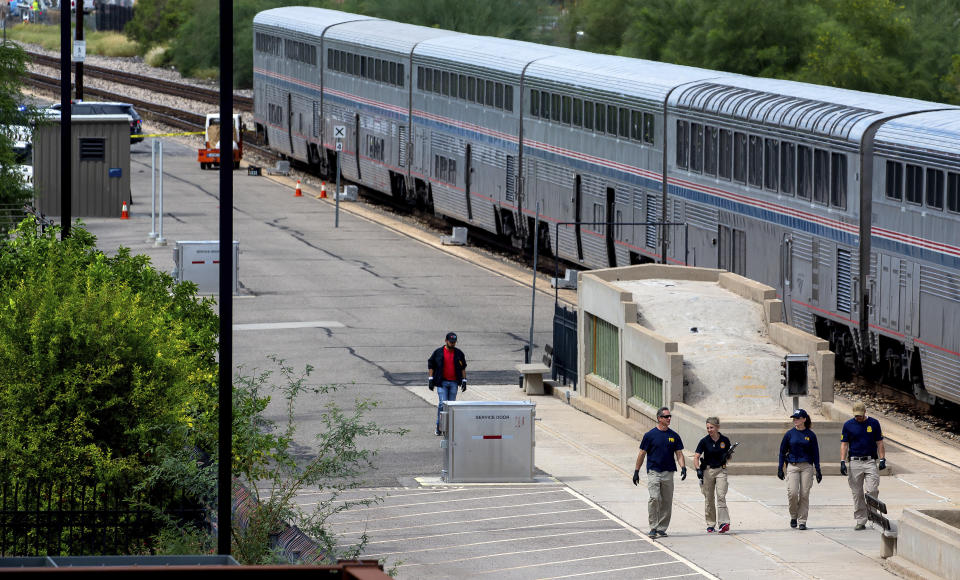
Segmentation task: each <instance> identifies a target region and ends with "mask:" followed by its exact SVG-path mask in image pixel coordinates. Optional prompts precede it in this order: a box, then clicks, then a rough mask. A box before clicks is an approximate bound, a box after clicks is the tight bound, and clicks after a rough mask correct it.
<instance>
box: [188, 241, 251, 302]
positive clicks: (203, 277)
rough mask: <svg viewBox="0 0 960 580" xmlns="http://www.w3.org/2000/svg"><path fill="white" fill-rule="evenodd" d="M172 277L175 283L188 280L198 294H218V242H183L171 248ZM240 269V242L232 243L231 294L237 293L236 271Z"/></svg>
mask: <svg viewBox="0 0 960 580" xmlns="http://www.w3.org/2000/svg"><path fill="white" fill-rule="evenodd" d="M173 263H174V269H173V277H174V279H176V281H177V282H183V281H184V280H189V281H190V282H193V283H194V284H196V285H197V293H198V294H219V293H220V241H219V240H204V241H198V242H197V241H183V242H177V245H176V246H174V248H173ZM239 267H240V242H238V241H236V240H234V242H233V293H234V294H236V293H237V270H238V269H239Z"/></svg>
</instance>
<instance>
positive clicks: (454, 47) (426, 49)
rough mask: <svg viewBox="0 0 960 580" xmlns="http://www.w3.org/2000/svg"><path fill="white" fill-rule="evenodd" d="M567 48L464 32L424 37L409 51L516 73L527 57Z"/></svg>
mask: <svg viewBox="0 0 960 580" xmlns="http://www.w3.org/2000/svg"><path fill="white" fill-rule="evenodd" d="M571 52H575V51H572V50H570V49H569V48H561V47H557V46H547V45H543V44H534V43H532V42H525V41H522V40H510V39H506V38H494V37H492V36H472V35H466V34H464V35H460V36H450V37H444V38H434V39H431V40H427V41H425V42H423V43H421V44H419V45H417V48H416V50H414V53H413V54H414V58H416V57H418V56H419V57H427V58H435V59H440V60H446V61H452V62H456V63H458V64H461V65H473V66H480V67H483V68H487V69H493V70H499V71H503V72H506V73H508V74H514V75H519V74H520V73H522V72H523V69H524V68H525V67H526V66H527V65H528V64H529V63H530V62H531V61H534V60H537V59H540V58H544V57H547V56H553V55H556V54H566V53H571Z"/></svg>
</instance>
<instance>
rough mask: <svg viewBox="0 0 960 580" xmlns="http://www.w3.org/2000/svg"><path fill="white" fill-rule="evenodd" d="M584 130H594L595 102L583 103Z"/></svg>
mask: <svg viewBox="0 0 960 580" xmlns="http://www.w3.org/2000/svg"><path fill="white" fill-rule="evenodd" d="M583 128H584V129H593V102H592V101H584V102H583Z"/></svg>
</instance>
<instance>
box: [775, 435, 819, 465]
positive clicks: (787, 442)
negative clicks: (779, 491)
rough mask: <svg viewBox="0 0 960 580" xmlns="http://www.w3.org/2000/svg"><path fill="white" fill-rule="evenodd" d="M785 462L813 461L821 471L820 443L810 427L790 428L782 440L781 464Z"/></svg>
mask: <svg viewBox="0 0 960 580" xmlns="http://www.w3.org/2000/svg"><path fill="white" fill-rule="evenodd" d="M784 463H812V464H813V466H814V467H816V468H817V471H820V444H819V443H817V436H816V434H814V432H813V431H811V430H810V429H804V430H802V431H801V430H799V429H790V430H789V431H787V432H786V433H785V434H784V435H783V441H781V442H780V465H783V464H784Z"/></svg>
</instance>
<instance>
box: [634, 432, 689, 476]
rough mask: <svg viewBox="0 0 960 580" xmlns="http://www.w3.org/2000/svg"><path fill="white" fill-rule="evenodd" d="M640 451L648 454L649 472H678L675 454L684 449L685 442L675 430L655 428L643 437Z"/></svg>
mask: <svg viewBox="0 0 960 580" xmlns="http://www.w3.org/2000/svg"><path fill="white" fill-rule="evenodd" d="M640 449H643V450H644V451H646V452H647V471H676V470H677V462H676V459H675V458H674V453H675V452H676V451H679V450H681V449H683V441H681V440H680V436H679V435H677V433H676V431H674V430H673V429H667V430H666V431H661V430H660V429H657V428H656V427H654V428H653V429H651V430H649V431H647V432H646V433H645V434H644V435H643V440H641V441H640Z"/></svg>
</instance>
